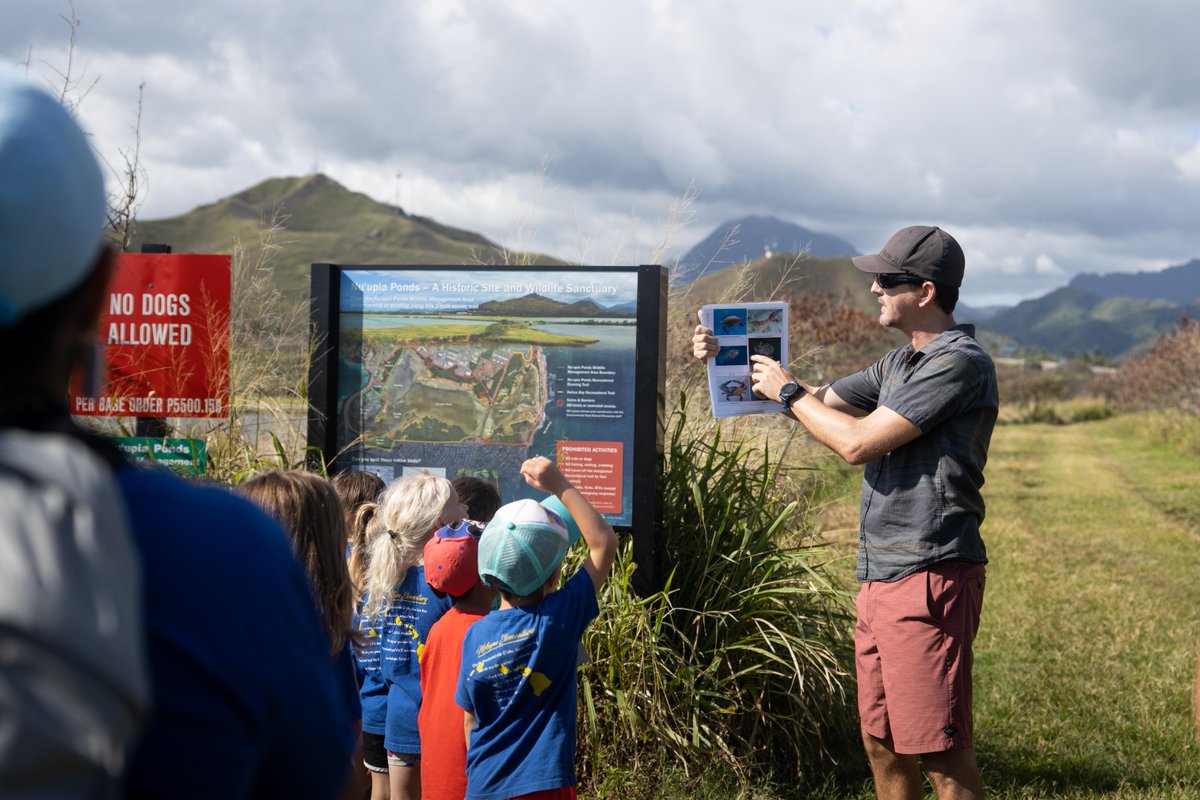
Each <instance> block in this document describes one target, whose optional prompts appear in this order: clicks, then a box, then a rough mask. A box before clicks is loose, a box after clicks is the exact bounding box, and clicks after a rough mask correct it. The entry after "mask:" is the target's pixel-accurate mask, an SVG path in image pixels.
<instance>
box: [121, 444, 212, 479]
mask: <svg viewBox="0 0 1200 800" xmlns="http://www.w3.org/2000/svg"><path fill="white" fill-rule="evenodd" d="M108 440H109V441H110V442H112V443H113V444H115V445H116V446H117V449H119V450H120V451H121V452H122V453H124V454H125V455H126V456H127V457H128V458H130V459H131V460H133V461H150V462H152V463H155V464H161V465H162V466H164V467H170V468H171V469H173V470H175V471H176V472H179V473H181V474H183V475H191V476H196V475H203V474H204V470H205V468H206V467H207V466H208V450H207V449H206V447H205V444H204V440H203V439H155V438H152V437H146V436H110V437H108Z"/></svg>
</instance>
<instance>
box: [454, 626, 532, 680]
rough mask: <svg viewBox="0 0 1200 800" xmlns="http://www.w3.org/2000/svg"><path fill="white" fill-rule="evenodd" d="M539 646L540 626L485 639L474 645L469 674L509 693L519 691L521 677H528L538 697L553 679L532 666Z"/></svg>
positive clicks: (468, 675)
mask: <svg viewBox="0 0 1200 800" xmlns="http://www.w3.org/2000/svg"><path fill="white" fill-rule="evenodd" d="M536 646H537V629H536V628H533V627H529V628H525V629H524V630H520V631H517V632H516V633H505V634H502V635H501V636H500V638H499V639H493V640H490V641H487V642H484V643H483V644H481V645H479V646H478V647H476V648H475V652H474V654H473V658H474V661H473V662H472V666H471V670H470V671H469V672H468V673H467V677H468V678H476V679H477V680H481V681H484V682H486V683H488V684H490V685H492V686H493V687H494V688H495V689H496V690H497V691H498V692H502V693H508V694H516V692H517V691H518V690H519V688H520V683H521V680H522V679H523V678H529V688H530V689H531V690H532V691H533V694H534V696H535V697H537V696H540V695H541V693H542V692H544V691H545V690H546V689H547V687H549V686H550V684H551V680H550V679H549V678H547V677H546V676H545V675H543V674H542V673H540V672H538V671H536V670H534V669H532V668H531V667H530V666H529V661H530V657H531V656H532V655H533V651H534V649H535V648H536Z"/></svg>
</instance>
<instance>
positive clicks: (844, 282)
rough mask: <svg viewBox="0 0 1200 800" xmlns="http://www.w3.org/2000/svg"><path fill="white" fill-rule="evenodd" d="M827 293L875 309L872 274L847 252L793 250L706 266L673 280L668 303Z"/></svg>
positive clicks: (692, 304)
mask: <svg viewBox="0 0 1200 800" xmlns="http://www.w3.org/2000/svg"><path fill="white" fill-rule="evenodd" d="M799 294H809V295H828V296H832V297H833V298H835V302H837V303H838V304H839V305H846V306H849V307H850V308H855V309H858V310H859V311H863V312H866V313H868V314H873V315H874V314H878V313H879V302H878V301H877V300H876V299H875V296H874V295H873V294H871V277H870V276H869V275H867V274H866V273H864V272H860V271H858V270H857V269H855V267H854V265H853V264H851V263H850V259H849V258H802V259H797V258H796V257H795V255H794V254H782V255H772V256H770V257H769V258H764V257H761V256H760V257H759V258H757V259H754V260H753V261H750V262H749V263H747V264H746V265H745V267H744V268H743V267H736V268H734V269H722V270H718V271H716V272H708V273H706V274H704V275H701V276H700V277H698V278H696V279H695V280H694V281H692V282H691V283H690V284H687V285H686V286H684V285H679V284H677V285H676V288H675V290H674V293H673V294H672V296H671V302H672V303H680V302H681V303H684V304H686V305H687V306H688V307H689V308H692V307H699V306H701V305H704V304H706V303H726V302H738V301H747V302H750V301H760V300H783V299H786V298H788V297H789V296H791V295H799Z"/></svg>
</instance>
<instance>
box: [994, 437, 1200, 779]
mask: <svg viewBox="0 0 1200 800" xmlns="http://www.w3.org/2000/svg"><path fill="white" fill-rule="evenodd" d="M1149 431H1150V428H1149V427H1148V426H1146V425H1145V424H1144V421H1143V420H1142V419H1141V418H1139V417H1131V416H1125V417H1117V418H1113V419H1109V420H1104V421H1100V422H1091V423H1084V424H1079V425H1070V426H1040V425H1034V426H1005V427H1003V428H1000V429H998V430H997V431H996V436H995V438H994V440H993V444H992V450H991V462H990V464H989V465H988V470H987V476H988V486H987V487H986V492H987V500H988V504H989V508H988V519H987V522H986V523H985V538H986V541H987V544H988V550H989V557H990V558H991V562H992V563H991V565H989V567H988V587H987V595H986V598H985V600H984V612H983V613H984V619H983V624H982V628H981V632H980V635H979V639H978V641H977V647H976V652H977V658H978V661H977V668H976V687H977V689H976V691H977V707H976V728H977V731H978V751H979V759H980V763H981V766H982V769H983V770H984V775H985V779H986V781H987V783H988V786H989V788H990V789H991V791H992V792H993V796H1001V797H1121V798H1134V797H1137V798H1159V797H1172V798H1174V797H1179V798H1184V797H1189V798H1194V797H1200V747H1197V745H1196V743H1195V740H1194V738H1193V723H1192V716H1191V691H1192V677H1193V671H1194V669H1195V664H1196V654H1197V645H1198V644H1200V625H1198V624H1197V622H1198V620H1197V610H1198V609H1200V580H1198V579H1200V458H1197V457H1196V456H1195V455H1188V454H1185V453H1182V452H1179V451H1177V450H1175V449H1173V448H1172V447H1170V446H1169V445H1166V444H1163V443H1159V442H1153V441H1151V439H1152V437H1151V436H1149V435H1148V434H1149Z"/></svg>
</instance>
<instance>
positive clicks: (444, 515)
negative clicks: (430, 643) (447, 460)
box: [360, 473, 466, 800]
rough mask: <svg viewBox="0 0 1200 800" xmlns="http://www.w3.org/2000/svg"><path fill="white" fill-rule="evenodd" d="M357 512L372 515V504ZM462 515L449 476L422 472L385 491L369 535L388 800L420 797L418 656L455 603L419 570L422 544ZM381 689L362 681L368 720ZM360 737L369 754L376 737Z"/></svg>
mask: <svg viewBox="0 0 1200 800" xmlns="http://www.w3.org/2000/svg"><path fill="white" fill-rule="evenodd" d="M360 513H364V514H365V513H367V507H366V506H364V508H363V509H362V511H361V512H360ZM464 516H466V509H464V508H463V507H462V504H461V503H459V501H458V495H457V494H455V492H454V487H453V486H452V485H451V484H450V481H448V480H446V479H445V478H440V477H435V476H433V475H429V474H427V473H422V474H420V475H414V476H408V477H404V478H400V479H399V480H397V481H395V482H394V483H393V484H392V485H391V486H389V487H388V488H387V489H386V490H385V491H384V493H383V496H382V497H380V500H379V508H378V510H377V511H376V512H375V514H374V518H373V521H372V523H371V532H370V533H369V534H368V538H369V540H370V551H371V554H370V559H369V563H368V565H367V581H366V599H365V602H364V604H363V610H362V619H363V620H364V621H365V622H366V623H367V625H368V626H369V627H368V630H370V629H375V630H376V631H377V632H378V633H379V640H380V644H379V658H380V665H379V677H380V678H382V684H383V687H386V690H387V702H386V709H387V711H386V717H385V724H384V735H383V745H384V748H386V758H387V766H388V783H389V796H390V798H391V800H417V798H419V797H420V795H421V772H420V759H421V756H420V753H421V738H420V734H419V733H418V732H417V710H418V709H419V708H420V707H421V683H420V673H419V671H418V669H419V668H418V665H417V657H418V654H419V652H420V649H421V647H422V646H423V643H424V641H425V637H426V635H427V634H428V633H429V629H430V627H432V626H433V623H434V622H436V621H437V620H438V618H439V617H441V616H442V614H444V613H445V612H446V611H447V609H449V608H450V600H449V599H448V598H438V597H437V596H436V595H434V594H433V592H432V591H431V590H430V588H429V585H428V584H427V583H426V582H425V573H424V570H423V569H422V568H421V561H422V556H423V554H424V550H425V544H426V542H428V541H429V539H430V538H431V537H432V536H433V534H434V532H435V531H436V530H437V529H438V528H440V527H442V526H443V525H447V524H450V523H452V522H457V521H458V520H460V519H462V518H463V517H464ZM380 689H381V687H379V686H376V685H374V684H371V685H369V684H368V682H367V681H366V680H364V682H363V687H362V700H363V716H364V720H365V719H366V718H367V717H368V715H370V716H371V717H372V718H376V717H377V714H378V703H379V697H380V694H381V692H380ZM368 705H370V709H368ZM363 742H364V751H367V756H368V758H371V752H370V751H369V750H368V748H370V747H372V746H373V745H377V743H378V740H377V739H374V738H373V737H372V738H371V739H368V737H367V736H365V735H364V736H363ZM376 755H378V754H377V753H376ZM370 766H371V764H370V763H368V767H370Z"/></svg>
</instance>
